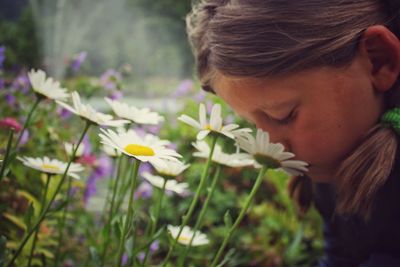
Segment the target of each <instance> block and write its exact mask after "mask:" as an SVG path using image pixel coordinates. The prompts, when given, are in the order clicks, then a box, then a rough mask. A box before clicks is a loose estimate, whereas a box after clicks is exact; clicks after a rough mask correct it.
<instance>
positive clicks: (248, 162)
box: [192, 141, 254, 168]
mask: <svg viewBox="0 0 400 267" xmlns="http://www.w3.org/2000/svg"><path fill="white" fill-rule="evenodd" d="M192 145H193V146H194V147H195V148H196V149H197V151H196V152H194V153H193V156H195V157H199V158H205V159H207V158H208V157H209V155H210V152H211V149H210V146H209V145H208V144H207V142H205V141H197V142H193V143H192ZM211 160H212V161H213V162H215V163H218V164H220V165H225V166H228V167H232V168H240V167H245V166H252V165H254V160H253V158H252V156H250V155H249V154H247V153H233V154H228V153H225V152H223V151H222V148H221V146H220V145H218V144H216V145H215V148H214V153H213V156H212V159H211Z"/></svg>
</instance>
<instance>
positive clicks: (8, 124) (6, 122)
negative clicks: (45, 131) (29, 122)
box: [0, 117, 22, 132]
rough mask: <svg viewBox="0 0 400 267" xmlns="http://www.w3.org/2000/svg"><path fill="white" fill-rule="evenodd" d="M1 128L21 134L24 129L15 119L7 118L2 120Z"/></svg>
mask: <svg viewBox="0 0 400 267" xmlns="http://www.w3.org/2000/svg"><path fill="white" fill-rule="evenodd" d="M0 128H5V129H9V128H13V129H14V130H15V132H19V131H21V129H22V126H21V124H20V123H19V122H18V121H17V120H16V119H14V118H11V117H7V118H4V119H2V120H0Z"/></svg>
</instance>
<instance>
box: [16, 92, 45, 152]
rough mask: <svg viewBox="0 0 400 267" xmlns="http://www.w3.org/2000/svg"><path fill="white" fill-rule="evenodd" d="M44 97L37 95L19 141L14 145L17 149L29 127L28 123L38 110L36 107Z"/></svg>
mask: <svg viewBox="0 0 400 267" xmlns="http://www.w3.org/2000/svg"><path fill="white" fill-rule="evenodd" d="M43 99H44V98H43V97H40V96H37V97H36V101H35V103H33V106H32V108H31V110H30V111H29V113H28V117H27V118H26V120H25V122H24V125H23V126H22V130H21V131H20V133H19V135H18V138H17V141H16V142H15V146H14V149H15V150H16V149H17V147H18V145H19V142H21V138H22V135H23V134H24V131H25V129H26V128H28V125H29V122H30V120H31V117H32V114H33V112H34V111H35V110H36V107H37V106H38V104H39V102H40V101H42V100H43Z"/></svg>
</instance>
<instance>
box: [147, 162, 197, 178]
mask: <svg viewBox="0 0 400 267" xmlns="http://www.w3.org/2000/svg"><path fill="white" fill-rule="evenodd" d="M165 163H166V165H162V166H159V165H158V164H154V165H153V166H154V168H155V169H156V171H157V172H158V174H160V175H162V176H168V177H176V176H178V175H179V174H181V173H182V172H183V171H184V170H186V169H187V168H188V167H189V166H190V164H185V163H183V162H181V161H171V160H167V161H165Z"/></svg>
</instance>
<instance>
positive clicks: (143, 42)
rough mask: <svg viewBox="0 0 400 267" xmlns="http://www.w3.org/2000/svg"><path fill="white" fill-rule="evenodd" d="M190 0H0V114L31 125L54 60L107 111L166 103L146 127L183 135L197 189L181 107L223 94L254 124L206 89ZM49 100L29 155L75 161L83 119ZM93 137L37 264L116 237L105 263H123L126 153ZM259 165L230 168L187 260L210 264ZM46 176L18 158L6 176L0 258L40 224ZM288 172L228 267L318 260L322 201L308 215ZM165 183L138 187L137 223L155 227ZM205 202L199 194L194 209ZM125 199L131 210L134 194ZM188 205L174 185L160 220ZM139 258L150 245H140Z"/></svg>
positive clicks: (23, 150)
mask: <svg viewBox="0 0 400 267" xmlns="http://www.w3.org/2000/svg"><path fill="white" fill-rule="evenodd" d="M190 6H191V2H190V1H185V0H151V1H149V0H113V1H108V0H29V1H28V0H18V1H17V0H0V69H1V73H0V105H1V106H0V107H1V109H0V120H4V119H6V118H13V119H15V120H16V121H18V122H20V123H21V124H23V123H24V121H25V120H26V119H27V114H28V112H29V109H30V105H31V104H32V103H33V102H34V97H35V96H34V94H33V93H32V90H31V86H30V83H29V78H28V76H27V72H28V71H29V70H30V69H43V70H45V71H46V73H47V74H48V75H49V76H51V77H54V78H55V79H57V80H59V81H60V82H61V84H62V85H63V86H64V87H66V88H68V89H69V90H70V91H77V92H79V94H80V95H81V96H82V97H83V98H84V100H85V101H86V102H87V103H90V104H91V105H93V106H94V107H95V108H96V109H98V110H100V111H104V112H108V111H109V110H110V108H109V107H108V106H107V104H106V102H105V101H104V97H110V98H113V99H119V100H121V101H123V102H125V103H128V104H130V105H134V106H137V107H141V108H142V107H149V108H151V109H152V110H155V111H158V112H159V113H161V114H162V115H163V116H164V117H165V121H164V122H163V124H162V125H160V126H146V125H145V126H143V127H140V129H138V130H140V131H145V132H150V133H153V134H155V135H157V136H159V137H160V138H163V139H167V140H170V141H171V142H172V144H173V146H174V148H175V149H176V150H177V151H178V152H179V153H180V154H182V155H183V157H184V159H185V161H186V162H189V163H190V164H191V166H190V168H189V169H188V170H187V171H186V172H185V173H184V174H183V175H181V176H179V177H178V180H179V181H182V182H187V183H188V184H189V186H190V188H191V191H192V192H194V191H195V188H196V186H197V184H198V182H199V177H200V174H201V172H202V169H203V168H204V161H202V160H199V159H198V158H195V157H194V156H193V155H192V154H193V151H194V149H193V146H192V145H191V143H192V142H193V141H195V140H196V131H195V130H193V129H191V128H190V127H189V126H187V125H185V124H183V123H181V122H179V121H178V120H177V118H178V116H179V115H180V114H188V115H190V116H192V117H194V118H197V113H198V106H199V103H205V104H206V106H207V107H208V109H210V108H211V106H212V104H213V103H220V104H221V105H222V106H223V114H224V115H225V119H226V121H229V122H235V123H238V124H240V125H241V126H249V127H252V126H250V125H248V124H247V123H246V122H244V121H242V120H240V119H239V118H237V117H235V116H234V114H233V113H232V111H231V110H230V109H229V108H228V107H227V106H225V105H224V104H223V103H221V102H220V101H219V100H218V99H216V98H215V97H213V96H210V95H206V94H205V93H204V92H203V91H201V89H200V88H199V85H198V83H197V81H196V78H195V77H194V61H193V57H192V54H191V51H190V47H189V44H188V41H187V37H186V34H185V20H184V18H185V15H186V14H187V13H188V12H189V11H190ZM46 104H47V105H43V106H41V107H40V108H38V110H37V112H36V113H35V114H34V116H33V118H32V120H31V123H30V125H29V127H28V128H27V129H26V130H25V131H24V132H23V133H22V134H21V137H22V138H21V143H20V145H19V147H18V154H21V155H26V156H34V157H42V156H48V157H54V158H58V159H60V160H65V161H67V159H68V155H67V153H66V151H65V149H64V142H73V141H74V139H75V138H77V136H76V135H77V133H79V131H80V129H81V128H82V127H81V122H80V121H79V120H78V118H74V117H72V116H71V114H70V113H68V112H67V111H66V110H65V109H63V108H61V107H60V106H57V105H56V104H55V103H46ZM7 141H8V128H6V127H5V126H4V125H3V124H2V128H1V129H0V159H3V158H4V154H5V151H6V147H7ZM228 143H229V142H228ZM84 144H85V152H84V156H82V157H81V158H80V163H81V164H82V165H83V166H84V167H85V171H84V174H82V175H81V179H80V180H74V181H73V184H72V189H71V190H70V192H69V195H71V201H70V205H69V209H68V212H67V216H66V227H65V228H64V229H62V231H63V240H62V243H61V247H58V245H57V239H58V237H59V230H58V228H57V224H58V222H59V219H60V216H62V211H61V208H60V210H55V211H54V212H53V215H52V216H51V217H50V218H48V219H46V221H45V223H44V224H43V225H42V226H41V228H40V232H39V236H38V241H37V247H38V248H37V250H36V251H37V252H36V253H35V254H34V261H33V262H32V263H30V264H32V266H54V265H55V263H54V262H55V258H56V257H57V255H56V254H58V257H60V259H59V264H60V266H100V265H101V264H102V263H100V262H101V254H102V253H101V252H102V250H103V248H104V241H105V240H108V241H107V242H108V243H109V244H108V246H109V248H108V249H109V256H108V257H107V259H106V261H105V263H104V264H105V266H115V261H114V258H113V257H112V256H113V253H114V252H115V250H116V246H117V245H116V243H117V240H118V238H119V237H118V234H117V233H116V232H117V230H115V229H112V230H109V229H107V231H111V234H110V236H109V237H108V236H106V237H105V234H104V227H105V215H104V214H106V211H107V210H108V208H109V205H110V204H109V202H110V196H109V194H110V193H109V191H108V188H109V185H110V184H111V185H112V183H113V177H114V174H115V166H116V164H115V162H114V159H113V158H111V157H110V156H108V155H107V154H105V153H104V152H102V150H101V144H100V143H99V141H98V130H97V131H92V132H90V133H89V134H87V136H86V137H85V138H84ZM230 152H233V151H230ZM146 170H150V171H151V167H150V166H149V165H146V164H143V165H142V166H141V169H140V170H139V176H140V173H142V172H144V171H146ZM256 176H257V173H256V172H255V171H254V170H252V169H249V168H230V169H224V170H223V174H222V177H221V178H220V180H219V184H218V187H217V189H216V192H215V193H214V197H213V199H212V201H211V203H210V206H209V208H208V211H207V215H206V217H205V219H204V223H203V226H202V228H201V230H202V232H204V233H207V235H208V238H209V240H210V243H209V244H207V245H205V246H201V247H196V248H193V249H192V250H191V252H190V254H189V256H188V260H187V261H186V265H185V266H207V264H208V263H209V260H210V258H212V256H213V255H214V254H215V252H216V251H217V249H218V247H219V245H220V243H221V242H222V239H223V237H224V236H225V235H226V227H227V224H229V218H230V217H232V218H235V217H236V216H237V215H238V213H239V211H240V208H241V206H242V205H243V201H244V199H245V197H246V196H247V195H248V193H249V192H250V189H251V187H252V184H253V182H254V180H255V177H256ZM43 179H44V178H43V176H41V175H40V174H39V173H38V172H35V171H32V170H29V169H28V168H26V167H25V166H24V165H23V164H22V163H21V162H20V161H17V160H16V161H14V162H12V164H11V165H10V167H9V171H8V172H7V175H6V176H5V177H4V178H3V179H2V180H0V236H1V238H0V266H5V264H6V262H7V261H8V260H9V259H10V257H11V255H12V253H13V251H14V250H15V249H16V247H18V244H19V242H21V240H22V237H23V236H24V233H25V232H26V230H27V229H28V228H29V224H30V220H31V219H32V216H33V217H34V215H32V214H31V213H32V212H31V209H34V208H32V207H33V206H36V207H37V206H38V204H37V202H38V201H39V199H40V194H41V190H42V187H43ZM287 182H288V176H287V175H285V174H283V173H281V172H273V173H272V172H271V173H269V174H268V175H267V176H266V178H265V179H264V181H263V184H262V186H261V189H260V190H259V192H258V193H257V195H256V198H255V201H254V203H253V205H252V206H251V210H250V211H249V212H248V214H247V215H246V216H245V218H244V220H243V221H242V223H241V224H240V227H239V229H238V230H237V231H236V233H235V234H234V235H233V237H232V239H231V240H230V242H229V244H228V247H227V249H226V253H225V261H224V263H225V264H224V266H263V267H269V266H270V267H275V266H312V265H313V264H314V263H315V262H316V260H317V259H318V258H319V257H320V256H321V253H322V252H321V251H322V242H321V223H320V219H319V217H318V215H317V213H316V212H315V210H314V209H311V211H310V212H308V213H307V214H306V215H299V214H298V212H297V211H296V208H295V207H294V205H293V203H292V201H291V200H290V198H289V196H288V192H287V190H286V188H287ZM54 183H56V182H54ZM209 183H210V182H209ZM208 185H209V184H208ZM53 186H54V185H53ZM62 190H63V191H66V190H67V188H66V187H65V188H64V187H63V188H62ZM158 194H159V192H158V190H155V189H154V188H152V186H151V185H150V184H149V183H148V182H146V181H145V179H143V178H140V181H139V184H138V187H137V190H136V192H135V200H136V201H137V203H139V205H138V208H137V210H136V215H135V216H136V218H137V219H136V220H137V224H138V229H141V228H143V229H145V228H146V226H147V223H148V222H149V221H150V219H151V218H150V217H151V216H150V215H149V214H150V213H149V210H152V209H153V208H152V203H153V201H154V199H156V198H157V196H158ZM60 201H61V200H60ZM204 201H205V198H204V197H202V198H200V201H199V202H200V203H199V204H198V208H197V209H196V210H195V214H196V213H197V214H198V213H199V211H200V207H201V205H203V204H204ZM120 202H121V203H120V205H121V209H120V211H119V212H120V214H121V216H123V214H124V213H126V208H127V207H126V206H127V202H128V200H127V197H125V198H122V199H121V200H120ZM35 203H36V204H35ZM189 204H190V194H189V196H186V197H185V196H177V195H173V194H167V195H166V197H165V198H164V201H163V203H162V205H163V208H162V209H161V213H160V218H159V224H160V225H168V224H173V225H179V222H180V219H181V217H182V215H183V214H184V213H185V211H186V209H187V208H188V206H189ZM33 212H37V211H33ZM28 215H29V216H30V217H29V216H28ZM190 223H192V224H194V221H191V222H190ZM139 234H140V233H139ZM168 238H169V237H168V234H167V233H166V231H164V232H161V233H160V234H159V236H157V239H156V240H155V241H154V242H153V243H152V247H151V252H150V253H151V256H150V260H149V265H148V266H157V264H160V263H161V262H162V260H163V259H164V258H165V255H166V254H167V252H168V242H169V240H168ZM130 245H132V244H130ZM183 249H184V246H182V245H179V247H178V248H177V252H176V254H174V255H173V257H172V259H171V261H170V263H168V264H169V266H174V265H175V261H177V260H178V258H179V257H178V255H179V253H180V251H182V250H183ZM29 251H30V250H29V248H27V249H25V250H24V251H23V253H22V256H21V257H19V259H17V261H16V263H15V266H27V265H28V258H29ZM56 251H58V253H56ZM127 251H129V249H127ZM128 254H129V253H128ZM131 256H132V255H126V258H127V260H126V261H125V262H124V264H125V265H126V266H135V264H136V262H137V261H136V259H131V258H130V257H131ZM135 257H138V258H140V257H143V254H142V256H141V254H140V251H138V255H135ZM138 262H140V260H138Z"/></svg>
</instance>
